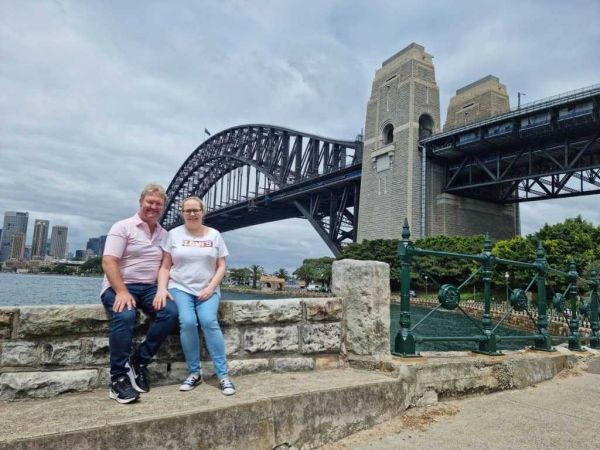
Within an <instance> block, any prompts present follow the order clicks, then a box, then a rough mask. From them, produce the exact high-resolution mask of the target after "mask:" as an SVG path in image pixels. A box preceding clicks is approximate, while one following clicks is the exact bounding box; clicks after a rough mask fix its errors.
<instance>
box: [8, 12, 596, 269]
mask: <svg viewBox="0 0 600 450" xmlns="http://www.w3.org/2000/svg"><path fill="white" fill-rule="evenodd" d="M263 6H264V7H256V6H255V5H253V4H250V3H246V2H240V1H237V0H232V1H226V2H219V3H214V2H206V1H193V2H192V1H186V0H183V1H181V2H178V4H177V7H174V6H172V5H166V4H163V3H162V2H156V1H152V0H151V1H147V2H144V3H141V2H136V1H133V2H127V3H124V4H119V5H118V6H116V5H113V4H109V3H106V4H105V3H96V2H92V3H90V2H72V1H69V0H57V1H55V2H44V3H37V2H36V3H28V2H25V3H19V4H17V3H12V4H11V3H7V4H6V5H5V6H4V7H3V14H2V16H1V17H0V60H1V61H2V64H1V65H0V89H1V90H2V92H3V93H4V96H3V101H2V102H0V149H2V152H1V156H0V198H2V199H3V205H2V207H3V208H4V209H5V210H7V211H29V213H30V217H32V218H41V219H45V220H49V221H50V222H51V224H59V223H60V224H62V225H65V226H67V227H68V228H69V241H70V245H71V249H72V251H74V250H77V249H83V248H85V244H86V240H87V239H88V238H89V237H91V236H101V235H104V234H106V233H107V232H108V230H109V228H110V226H111V225H112V223H114V222H115V221H117V220H121V219H123V218H126V217H130V216H132V215H133V214H134V213H135V212H136V211H137V209H138V203H137V201H138V198H139V193H140V191H141V190H142V188H143V187H144V185H146V184H147V183H150V182H157V183H159V184H162V185H163V186H164V187H167V186H168V184H169V183H170V181H171V179H172V177H173V176H174V175H175V173H176V171H177V169H178V168H179V167H180V166H181V164H182V163H183V162H184V161H185V160H186V158H187V157H188V156H189V155H190V154H191V153H192V152H193V150H194V149H195V148H196V147H198V145H200V144H201V143H202V142H203V140H204V139H205V138H206V134H205V133H204V130H205V129H207V130H210V132H212V133H213V134H215V133H217V132H218V131H220V130H223V129H226V128H229V127H231V126H236V125H240V124H246V123H265V124H274V125H281V126H284V127H288V128H292V129H297V130H301V131H304V132H307V133H311V134H316V135H322V136H330V137H333V138H339V139H354V137H355V136H356V135H357V134H360V132H361V129H362V128H363V127H364V125H365V112H366V105H367V101H368V99H369V95H370V89H371V82H372V79H373V76H374V74H375V71H376V70H377V69H378V68H379V67H381V64H382V62H383V61H385V60H386V59H388V58H389V57H390V56H392V55H394V54H395V53H396V52H398V51H399V50H401V49H402V48H404V47H406V46H407V45H409V44H410V43H411V42H416V43H417V44H420V45H423V46H424V47H425V50H426V52H427V53H429V54H431V55H433V57H434V60H433V64H434V66H435V71H436V72H435V73H436V81H437V84H438V86H439V89H440V104H441V116H442V117H441V124H443V123H444V122H445V115H446V108H447V106H448V103H449V99H450V98H451V97H452V96H453V95H454V93H455V92H456V90H457V89H460V88H462V87H464V86H466V85H468V84H469V83H472V82H474V81H476V80H478V79H481V78H482V77H485V76H487V75H489V74H491V75H494V76H497V77H498V78H499V80H500V82H501V83H502V84H504V85H506V87H507V90H508V94H509V97H510V103H511V106H513V107H514V106H516V104H517V99H518V96H519V94H520V95H521V102H522V103H527V102H531V101H535V100H539V99H542V98H546V97H549V96H553V95H557V94H561V93H564V92H567V91H571V90H574V89H579V88H582V87H586V86H590V85H594V84H597V83H598V82H600V78H599V76H598V74H599V73H600V61H599V60H598V59H597V58H593V57H591V56H593V55H594V54H597V49H598V47H599V46H600V31H599V27H597V24H596V21H595V18H596V17H598V16H600V4H599V3H598V2H597V1H591V0H588V1H583V0H576V1H573V2H560V1H554V0H550V1H547V2H544V3H543V4H541V3H537V2H528V1H519V2H516V1H514V2H511V1H508V2H503V3H501V4H498V2H493V3H492V2H486V1H480V2H475V1H465V2H461V3H460V4H458V5H453V4H446V3H442V2H432V3H430V4H428V5H427V7H426V8H425V7H424V6H423V3H422V2H417V1H406V2H389V1H383V0H381V1H379V0H374V1H372V2H358V1H351V0H350V1H343V2H342V1H332V2H317V1H294V0H290V1H286V2H273V1H266V2H264V4H263ZM133 18H135V21H134V19H133ZM465 24H468V26H465ZM23 30H26V32H23ZM574 30H576V31H577V32H573V31H574ZM523 95H525V97H523ZM441 124H438V126H439V125H441ZM24 161H26V162H27V163H26V164H24ZM32 174H35V178H32V177H31V175H32ZM23 180H28V182H27V183H24V182H23ZM597 201H598V200H597V198H596V197H594V196H589V197H577V198H572V199H565V200H553V201H544V202H534V203H527V204H522V207H521V211H520V213H521V219H522V220H521V224H522V233H523V234H528V233H531V232H533V231H535V230H537V229H539V228H540V227H541V226H542V225H543V224H544V223H545V222H548V223H557V222H562V221H563V220H564V219H565V218H567V217H574V216H577V215H579V214H580V215H582V217H583V218H584V219H586V220H588V221H590V222H591V223H593V224H595V225H598V224H600V211H599V210H598V208H597V207H596V204H597ZM398 220H403V218H401V217H399V218H398ZM223 236H224V239H225V241H226V242H227V245H228V247H229V250H230V255H231V256H230V258H229V264H230V265H231V266H232V267H244V266H248V265H251V264H254V263H256V262H257V261H259V262H260V263H261V264H263V265H265V266H266V267H267V268H268V269H269V270H270V269H275V268H278V267H285V268H288V269H293V268H295V267H298V266H300V264H301V263H302V259H304V258H309V257H319V256H326V255H331V253H330V252H329V250H328V248H327V246H326V245H325V244H324V243H323V242H322V241H321V239H320V237H319V236H318V234H317V233H316V231H314V230H313V229H312V227H311V226H310V224H309V223H308V222H306V221H303V220H301V219H293V220H288V221H283V222H276V223H271V224H265V225H260V226H256V227H250V228H246V229H241V230H237V231H231V232H227V233H224V235H223ZM289 236H293V237H294V239H293V240H290V239H289ZM30 239H31V237H30V236H28V239H27V241H28V242H29V240H30Z"/></svg>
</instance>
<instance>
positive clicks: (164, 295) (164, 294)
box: [152, 289, 173, 311]
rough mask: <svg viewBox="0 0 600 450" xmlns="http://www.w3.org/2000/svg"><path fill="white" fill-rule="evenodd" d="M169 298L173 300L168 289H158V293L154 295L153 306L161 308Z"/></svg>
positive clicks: (157, 308) (156, 308)
mask: <svg viewBox="0 0 600 450" xmlns="http://www.w3.org/2000/svg"><path fill="white" fill-rule="evenodd" d="M167 299H169V300H173V296H172V295H171V294H170V293H169V291H167V290H166V289H158V290H157V291H156V295H155V296H154V301H153V302H152V306H153V307H154V309H155V310H156V311H158V310H159V309H163V308H164V307H165V304H166V303H167Z"/></svg>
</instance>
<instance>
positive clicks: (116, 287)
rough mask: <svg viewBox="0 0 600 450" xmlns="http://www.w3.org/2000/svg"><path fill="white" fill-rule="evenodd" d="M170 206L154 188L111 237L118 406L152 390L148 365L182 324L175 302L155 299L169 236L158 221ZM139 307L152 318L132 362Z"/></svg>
mask: <svg viewBox="0 0 600 450" xmlns="http://www.w3.org/2000/svg"><path fill="white" fill-rule="evenodd" d="M165 202H166V195H165V190H164V189H163V188H162V187H161V186H158V185H156V184H149V185H148V186H146V187H145V188H144V190H143V191H142V194H141V196H140V209H139V211H138V212H137V213H136V214H135V215H134V216H133V217H130V218H129V219H125V220H121V221H119V222H117V223H115V224H114V225H113V226H112V227H111V229H110V231H109V232H108V235H107V237H106V245H105V247H104V253H103V256H102V268H103V269H104V274H105V276H104V281H103V283H102V292H101V294H100V297H101V299H102V304H103V305H104V308H105V309H106V311H107V312H108V314H109V316H110V318H111V322H110V336H109V350H110V376H111V386H110V392H109V396H110V398H112V399H115V400H116V401H117V402H119V403H131V402H134V401H136V400H137V399H138V398H139V395H140V394H139V393H140V392H148V391H149V390H150V386H149V385H148V375H147V370H146V367H147V365H148V363H149V362H150V361H151V360H152V357H153V356H154V355H155V354H156V352H157V351H158V349H159V347H160V345H161V344H162V343H163V342H164V340H165V339H166V337H167V336H168V335H169V334H170V333H171V331H172V330H173V328H174V327H175V325H176V324H177V305H176V304H175V302H173V301H169V300H164V301H158V300H157V301H154V297H155V295H156V277H157V275H158V269H159V266H160V262H161V259H162V248H161V246H162V244H163V241H164V240H165V239H166V237H167V232H166V230H165V229H164V228H162V227H161V226H160V224H159V223H158V220H159V219H160V217H161V215H162V213H163V210H164V207H165ZM137 308H140V309H141V310H142V311H143V312H144V313H145V314H146V315H148V316H150V317H151V318H152V319H153V320H152V323H151V325H150V328H149V329H148V333H147V334H146V339H145V340H144V342H142V343H141V344H140V346H139V347H138V349H137V350H136V351H135V353H134V354H133V356H131V358H130V354H131V347H132V342H133V334H134V329H135V322H136V309H137Z"/></svg>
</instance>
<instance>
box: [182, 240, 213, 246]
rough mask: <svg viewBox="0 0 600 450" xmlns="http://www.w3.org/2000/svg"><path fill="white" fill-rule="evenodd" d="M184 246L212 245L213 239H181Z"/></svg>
mask: <svg viewBox="0 0 600 450" xmlns="http://www.w3.org/2000/svg"><path fill="white" fill-rule="evenodd" d="M183 246H184V247H213V246H214V245H213V241H190V240H184V241H183Z"/></svg>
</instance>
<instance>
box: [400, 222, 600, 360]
mask: <svg viewBox="0 0 600 450" xmlns="http://www.w3.org/2000/svg"><path fill="white" fill-rule="evenodd" d="M398 253H399V255H400V262H401V284H402V286H401V291H400V320H399V325H400V329H399V330H398V333H397V334H396V338H395V340H394V342H393V350H392V354H394V355H397V356H404V357H410V356H418V351H417V347H418V344H419V343H420V342H435V341H443V342H450V341H472V342H475V343H477V346H478V348H477V350H476V351H477V352H479V353H484V354H486V355H499V354H501V353H500V352H499V351H498V344H499V343H500V342H502V341H515V342H518V341H523V342H524V343H532V344H533V345H532V348H533V349H535V350H541V351H547V352H549V351H554V349H553V347H552V345H553V343H555V342H560V341H564V340H567V341H568V344H569V349H571V350H574V351H583V348H582V345H583V343H585V342H587V343H588V345H589V346H590V347H591V348H596V349H598V348H600V320H599V313H598V309H599V308H598V303H599V302H598V286H599V284H600V283H599V280H598V273H597V271H596V269H595V268H592V271H591V276H590V279H588V280H586V279H583V278H581V277H579V274H578V273H577V270H576V267H575V262H574V261H571V263H570V264H569V269H568V271H567V272H563V271H560V270H557V269H555V268H551V267H549V265H548V264H547V262H546V257H545V252H544V248H543V246H542V243H541V242H539V243H538V248H537V255H536V259H535V261H533V262H522V261H511V260H508V259H502V258H498V257H496V256H494V255H492V243H491V240H490V237H489V235H486V237H485V240H484V245H483V251H482V253H480V254H471V255H470V254H461V253H450V252H441V251H435V250H427V249H421V248H417V247H415V246H414V245H413V243H412V242H411V241H410V230H409V227H408V221H406V220H405V221H404V226H403V228H402V240H401V241H400V243H399V244H398ZM419 256H432V257H446V258H448V257H449V258H457V259H462V260H466V261H473V262H475V263H476V264H478V266H479V268H478V270H476V271H475V272H474V273H472V274H471V275H470V276H469V277H468V278H467V279H466V280H465V281H463V282H462V283H461V284H460V285H459V286H455V285H453V284H440V283H439V282H438V281H437V279H436V277H435V276H434V274H432V273H429V272H427V273H426V274H424V275H427V277H428V279H429V280H431V282H433V284H434V285H436V286H437V287H438V299H439V304H438V305H437V306H436V307H435V308H434V309H433V310H432V311H431V312H430V313H429V314H427V315H425V316H424V317H423V318H422V319H421V320H420V321H419V322H418V323H416V324H414V325H413V324H412V322H411V312H410V299H411V295H410V294H411V285H410V282H411V270H413V269H416V270H417V271H419V267H418V257H419ZM498 266H501V267H503V268H506V269H512V268H517V269H521V270H530V271H532V272H533V274H534V275H533V277H532V280H531V282H530V283H529V285H528V286H527V287H524V288H516V289H512V291H511V292H510V298H509V306H510V307H509V308H508V310H507V311H506V313H505V314H504V316H503V317H502V318H501V319H500V320H499V321H498V322H497V323H495V324H494V323H493V320H492V315H491V307H492V272H493V270H494V268H495V267H498ZM551 272H553V273H556V274H558V275H560V276H562V277H564V279H565V281H566V283H565V285H566V288H565V290H564V292H563V293H556V294H554V297H553V299H552V304H551V307H552V308H553V309H554V310H555V312H557V313H560V314H563V316H564V317H565V318H566V320H567V321H568V324H569V335H568V336H556V335H551V334H550V333H549V331H548V298H547V295H546V277H547V275H548V274H549V273H551ZM478 276H479V277H481V279H482V282H483V315H482V318H481V321H480V322H477V321H475V319H473V318H471V317H470V316H469V314H467V312H465V310H464V309H463V308H461V298H460V292H461V289H463V288H464V287H465V286H466V285H467V284H468V283H469V282H470V281H471V280H472V279H474V278H475V277H478ZM578 280H579V281H580V283H582V282H583V284H585V285H587V286H588V288H589V291H588V292H589V296H588V297H587V298H586V299H584V298H581V297H580V296H579V292H578V288H577V281H578ZM533 287H535V291H536V293H537V314H536V316H537V317H535V318H534V317H533V315H532V314H531V313H530V305H529V301H528V297H527V293H528V292H530V290H531V289H532V288H533ZM440 308H442V309H446V310H455V309H458V310H460V311H461V312H462V313H463V314H465V315H466V316H467V317H469V318H470V319H471V322H473V324H474V325H475V326H476V327H477V329H478V330H479V333H477V334H469V335H467V334H465V335H458V336H421V335H419V334H418V333H417V332H416V331H417V329H418V328H419V326H420V325H421V324H422V323H423V322H424V321H425V320H427V318H428V317H429V316H430V315H431V314H433V312H435V311H436V310H438V309H440ZM513 311H517V312H521V311H523V312H526V313H527V315H528V316H529V318H530V319H531V322H532V325H533V328H534V329H535V331H534V332H532V333H531V334H526V335H509V336H500V335H498V334H497V333H496V330H497V328H498V327H499V326H500V325H501V324H502V322H503V321H504V320H505V319H506V318H507V317H508V315H510V314H511V313H512V312H513ZM583 317H586V318H587V319H589V323H590V328H591V332H590V334H589V336H583V335H582V334H581V333H580V330H579V328H580V319H581V318H583Z"/></svg>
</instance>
